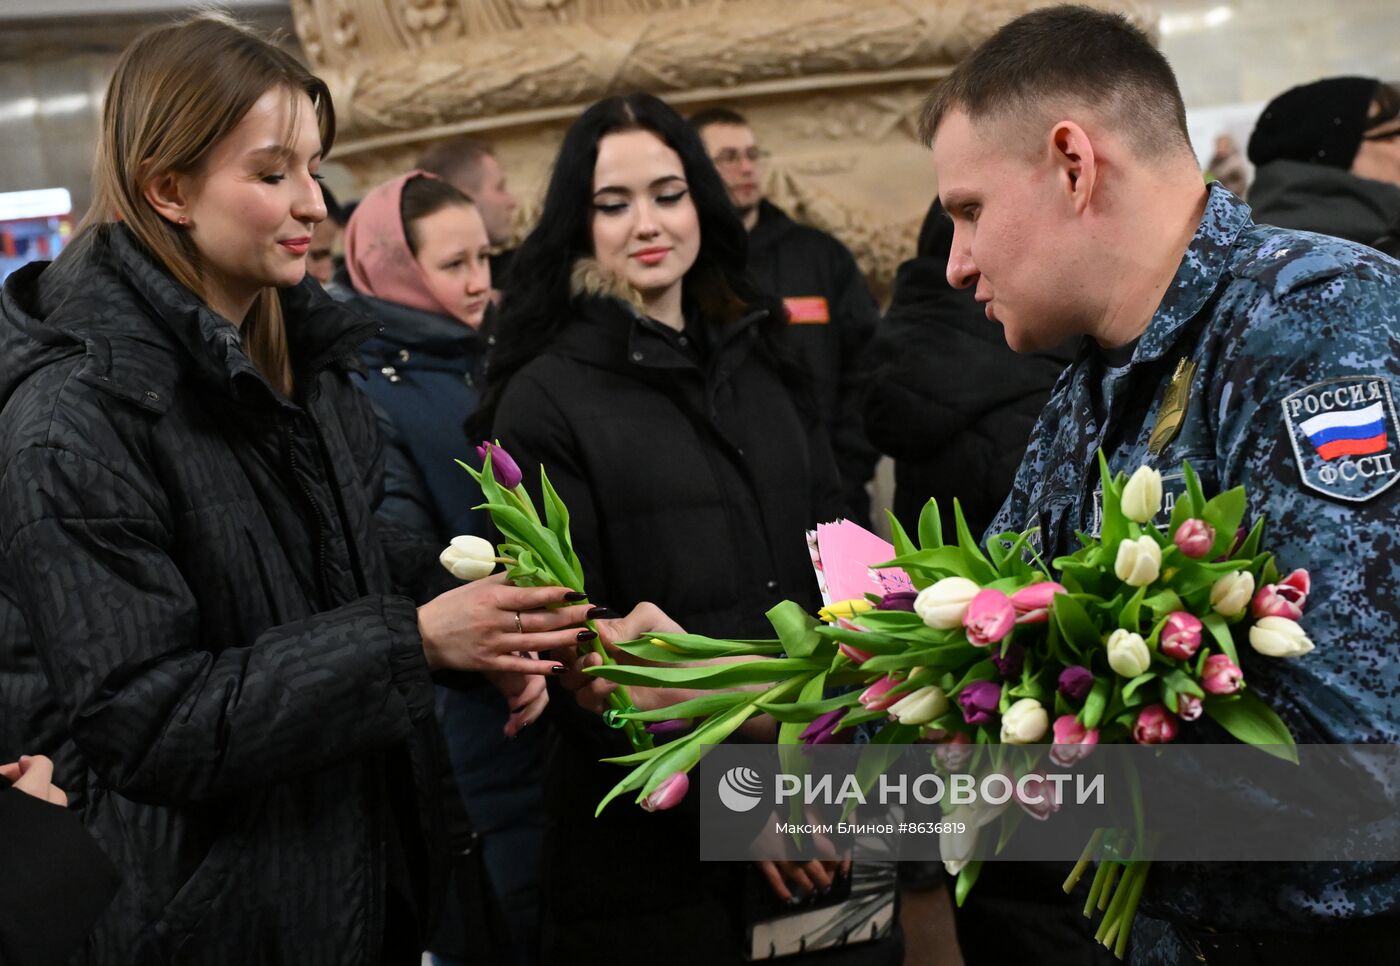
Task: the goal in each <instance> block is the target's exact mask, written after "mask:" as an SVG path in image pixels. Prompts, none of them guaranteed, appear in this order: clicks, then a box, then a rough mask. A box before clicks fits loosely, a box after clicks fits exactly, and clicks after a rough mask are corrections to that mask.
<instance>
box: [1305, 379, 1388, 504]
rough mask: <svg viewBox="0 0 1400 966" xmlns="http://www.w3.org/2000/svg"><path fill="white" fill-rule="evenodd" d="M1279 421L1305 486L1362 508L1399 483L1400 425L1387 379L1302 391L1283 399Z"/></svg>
mask: <svg viewBox="0 0 1400 966" xmlns="http://www.w3.org/2000/svg"><path fill="white" fill-rule="evenodd" d="M1283 421H1284V425H1285V426H1286V427H1287V429H1288V435H1289V439H1290V441H1291V442H1292V443H1293V455H1294V457H1295V458H1296V459H1297V461H1298V473H1299V475H1300V476H1301V477H1302V481H1303V485H1304V486H1307V487H1309V488H1310V489H1313V490H1316V491H1317V492H1319V493H1325V494H1327V495H1328V496H1331V497H1335V498H1337V499H1339V500H1350V501H1352V502H1354V503H1361V502H1364V501H1366V500H1370V499H1372V498H1373V497H1376V496H1379V495H1380V494H1381V493H1383V492H1385V491H1386V490H1388V489H1389V488H1390V487H1391V486H1392V485H1394V483H1395V481H1396V480H1400V466H1397V463H1400V452H1398V451H1400V439H1397V436H1396V430H1397V428H1400V422H1397V420H1396V418H1395V400H1394V399H1393V398H1392V397H1391V393H1390V382H1389V379H1388V378H1387V377H1386V376H1384V375H1381V374H1378V373H1377V374H1372V375H1363V376H1342V377H1340V378H1337V379H1325V380H1323V381H1322V382H1315V383H1313V384H1312V385H1311V386H1304V387H1303V388H1302V389H1299V390H1298V391H1297V392H1294V393H1291V394H1289V395H1287V396H1285V397H1284V399H1283Z"/></svg>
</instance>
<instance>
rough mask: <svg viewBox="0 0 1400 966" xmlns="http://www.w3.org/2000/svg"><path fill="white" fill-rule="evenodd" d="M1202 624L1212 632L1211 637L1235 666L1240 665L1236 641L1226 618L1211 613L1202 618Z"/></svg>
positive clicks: (1213, 612)
mask: <svg viewBox="0 0 1400 966" xmlns="http://www.w3.org/2000/svg"><path fill="white" fill-rule="evenodd" d="M1201 623H1202V624H1204V625H1205V628H1206V630H1208V631H1210V636H1211V637H1213V638H1215V643H1216V644H1218V645H1220V650H1221V651H1223V652H1224V653H1225V655H1226V656H1227V657H1229V658H1230V660H1231V661H1233V662H1234V663H1235V664H1239V663H1240V656H1239V654H1237V653H1236V652H1235V639H1234V637H1233V636H1231V634H1230V625H1229V624H1227V623H1226V622H1225V618H1224V617H1223V616H1222V615H1220V614H1217V613H1216V612H1215V611H1211V612H1210V613H1209V614H1207V615H1206V616H1205V617H1202V618H1201Z"/></svg>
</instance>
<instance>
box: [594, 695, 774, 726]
mask: <svg viewBox="0 0 1400 966" xmlns="http://www.w3.org/2000/svg"><path fill="white" fill-rule="evenodd" d="M752 697H753V696H752V695H751V694H749V693H748V692H747V691H721V692H719V693H717V694H702V695H701V696H700V697H698V698H691V699H690V700H689V701H682V702H680V703H679V704H670V705H667V706H666V707H664V708H653V709H652V710H650V711H624V712H623V713H622V714H620V715H618V717H620V718H627V719H628V720H630V721H642V722H647V721H670V720H671V719H673V718H703V717H705V716H706V715H711V714H714V713H715V712H716V711H725V710H727V709H729V708H732V707H734V705H736V704H739V703H740V702H743V701H748V700H750V699H751V698H752Z"/></svg>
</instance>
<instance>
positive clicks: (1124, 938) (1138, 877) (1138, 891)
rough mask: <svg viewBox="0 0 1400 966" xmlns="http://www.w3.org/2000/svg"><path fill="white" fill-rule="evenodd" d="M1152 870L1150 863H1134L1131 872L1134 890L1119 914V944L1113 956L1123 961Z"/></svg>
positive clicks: (1114, 948) (1116, 944) (1114, 947)
mask: <svg viewBox="0 0 1400 966" xmlns="http://www.w3.org/2000/svg"><path fill="white" fill-rule="evenodd" d="M1151 869H1152V863H1150V862H1134V863H1133V864H1132V865H1131V866H1130V867H1129V871H1130V872H1131V873H1132V874H1133V884H1132V890H1131V891H1130V892H1129V893H1128V901H1127V903H1126V904H1125V905H1124V907H1123V911H1122V912H1121V913H1119V920H1118V921H1119V925H1118V942H1117V943H1115V944H1114V946H1113V955H1114V956H1117V957H1118V958H1119V959H1122V958H1123V957H1124V955H1126V953H1127V951H1128V936H1129V935H1131V934H1132V931H1133V919H1135V918H1136V917H1137V908H1138V902H1139V901H1140V900H1141V899H1142V890H1143V889H1144V888H1145V887H1146V886H1147V874H1148V872H1150V871H1151Z"/></svg>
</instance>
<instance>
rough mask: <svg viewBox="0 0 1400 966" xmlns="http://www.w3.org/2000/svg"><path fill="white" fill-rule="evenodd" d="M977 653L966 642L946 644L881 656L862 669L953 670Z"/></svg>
mask: <svg viewBox="0 0 1400 966" xmlns="http://www.w3.org/2000/svg"><path fill="white" fill-rule="evenodd" d="M977 653H978V651H977V649H976V648H974V647H973V646H972V645H971V644H968V643H966V642H963V643H961V644H944V645H943V646H942V647H930V648H926V649H924V650H919V651H909V650H906V651H903V652H902V653H899V654H879V655H876V656H875V657H872V658H871V659H870V660H868V661H866V662H865V663H864V664H862V665H861V666H860V669H861V670H862V671H868V672H870V673H880V672H885V671H902V670H904V669H905V668H911V667H926V668H936V669H939V670H952V669H953V668H957V667H961V666H962V665H964V664H966V663H967V661H968V660H969V659H971V658H973V657H975V656H976V655H977ZM988 663H990V662H988Z"/></svg>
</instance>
